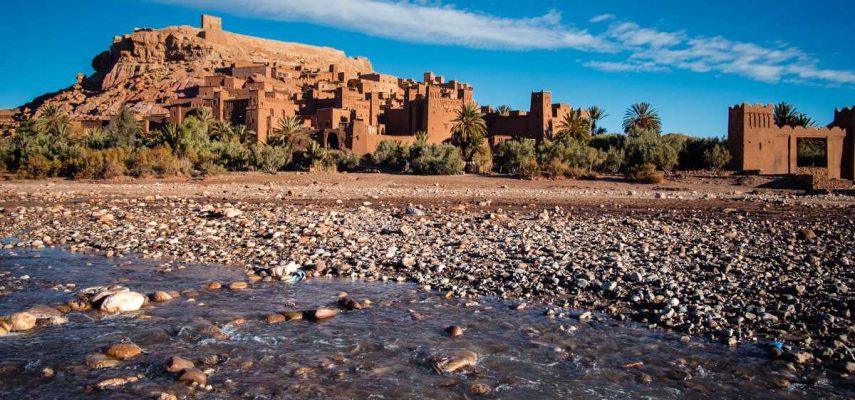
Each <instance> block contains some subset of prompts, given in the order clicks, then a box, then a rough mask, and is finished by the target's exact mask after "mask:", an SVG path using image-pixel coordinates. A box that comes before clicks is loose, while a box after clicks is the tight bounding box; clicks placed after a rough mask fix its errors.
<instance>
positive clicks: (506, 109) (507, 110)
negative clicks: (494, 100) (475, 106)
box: [499, 104, 511, 115]
mask: <svg viewBox="0 0 855 400" xmlns="http://www.w3.org/2000/svg"><path fill="white" fill-rule="evenodd" d="M510 114H511V107H510V106H508V105H506V104H502V105H500V106H499V115H510Z"/></svg>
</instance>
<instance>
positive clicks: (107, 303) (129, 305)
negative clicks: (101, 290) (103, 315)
mask: <svg viewBox="0 0 855 400" xmlns="http://www.w3.org/2000/svg"><path fill="white" fill-rule="evenodd" d="M144 304H145V296H144V295H142V294H140V293H137V292H120V293H116V294H112V295H110V296H107V298H105V299H104V302H103V303H101V311H106V312H109V313H123V312H129V311H136V310H139V309H140V308H142V306H143V305H144Z"/></svg>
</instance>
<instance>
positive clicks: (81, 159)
mask: <svg viewBox="0 0 855 400" xmlns="http://www.w3.org/2000/svg"><path fill="white" fill-rule="evenodd" d="M66 169H67V170H68V174H69V175H70V176H71V177H72V178H74V179H96V178H100V177H101V174H102V173H103V172H104V156H103V155H102V154H101V152H100V151H98V150H90V149H86V148H82V149H80V150H79V151H78V152H77V154H75V155H74V156H72V157H71V158H69V159H67V160H66Z"/></svg>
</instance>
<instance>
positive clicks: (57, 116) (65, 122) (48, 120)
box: [36, 104, 71, 136]
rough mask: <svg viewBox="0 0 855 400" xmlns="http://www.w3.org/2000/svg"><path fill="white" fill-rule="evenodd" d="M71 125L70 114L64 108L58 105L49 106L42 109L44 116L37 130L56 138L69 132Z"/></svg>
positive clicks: (38, 123) (37, 125)
mask: <svg viewBox="0 0 855 400" xmlns="http://www.w3.org/2000/svg"><path fill="white" fill-rule="evenodd" d="M70 123H71V120H70V118H69V117H68V114H66V113H65V110H63V109H62V107H60V106H58V105H56V104H48V105H46V106H45V108H43V109H42V115H41V117H39V119H38V120H37V122H36V128H37V129H41V130H43V131H44V132H45V133H49V134H52V135H56V136H62V135H64V134H65V133H67V132H68V126H69V124H70Z"/></svg>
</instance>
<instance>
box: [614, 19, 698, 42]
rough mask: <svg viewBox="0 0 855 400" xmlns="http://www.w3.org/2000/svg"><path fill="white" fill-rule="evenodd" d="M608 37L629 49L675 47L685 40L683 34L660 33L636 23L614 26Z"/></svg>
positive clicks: (623, 23)
mask: <svg viewBox="0 0 855 400" xmlns="http://www.w3.org/2000/svg"><path fill="white" fill-rule="evenodd" d="M606 35H607V36H609V37H611V38H614V39H616V40H618V41H619V42H620V43H622V44H623V45H624V46H627V47H643V46H650V47H664V46H673V45H676V44H678V43H680V42H681V41H682V40H683V34H682V33H672V32H660V31H657V30H655V29H649V28H642V27H640V26H638V24H636V23H634V22H621V23H617V24H613V25H612V26H611V27H609V30H608V31H607V32H606Z"/></svg>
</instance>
